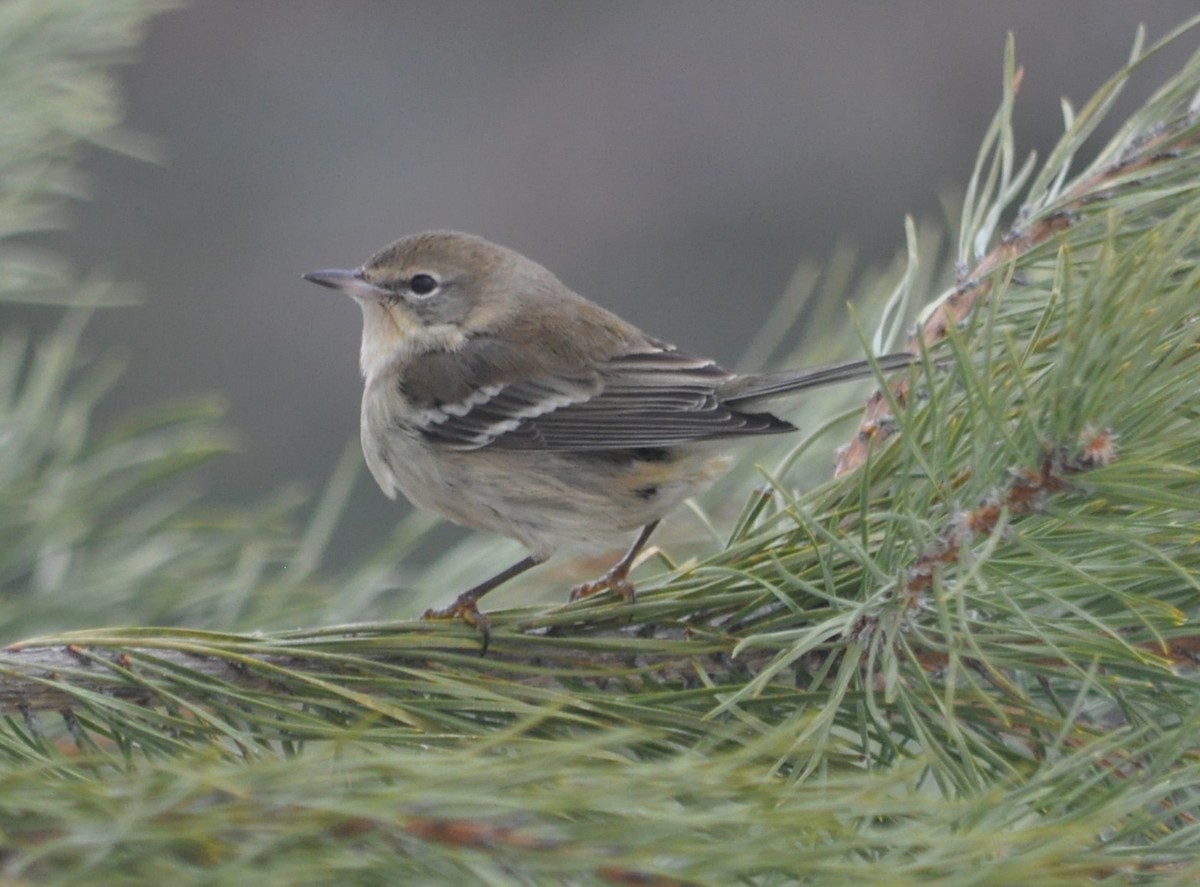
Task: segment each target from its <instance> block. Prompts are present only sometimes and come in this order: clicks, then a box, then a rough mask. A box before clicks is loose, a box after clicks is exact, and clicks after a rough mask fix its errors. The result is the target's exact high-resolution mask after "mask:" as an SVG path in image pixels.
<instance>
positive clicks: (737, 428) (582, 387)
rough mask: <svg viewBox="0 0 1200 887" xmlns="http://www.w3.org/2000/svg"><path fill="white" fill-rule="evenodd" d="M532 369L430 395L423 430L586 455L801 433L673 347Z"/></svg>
mask: <svg viewBox="0 0 1200 887" xmlns="http://www.w3.org/2000/svg"><path fill="white" fill-rule="evenodd" d="M655 345H657V343H655ZM523 369H524V370H526V371H527V372H528V371H535V372H534V374H533V375H532V377H530V376H525V377H524V378H519V377H518V378H497V377H496V374H495V373H494V372H493V374H492V376H491V377H489V378H479V379H475V380H473V381H472V382H471V384H470V386H469V388H460V387H458V386H455V388H456V393H458V394H459V395H460V397H459V399H458V400H456V401H452V402H446V401H444V400H441V399H438V398H432V399H430V398H427V399H426V402H425V403H424V404H422V406H423V407H424V408H423V409H422V410H421V411H420V417H419V418H420V424H421V427H422V432H423V433H424V434H425V436H426V437H427V438H428V439H429V440H431V441H433V442H436V443H440V444H443V445H445V446H449V447H453V448H455V449H480V448H483V447H496V448H500V449H509V450H576V451H578V450H614V449H634V448H639V447H668V446H675V445H678V444H681V443H686V442H689V441H698V440H709V439H713V438H719V437H735V436H737V437H740V436H744V435H753V434H771V433H777V432H781V431H791V430H793V426H792V425H791V424H790V423H788V422H785V421H783V420H782V419H778V418H776V417H775V416H772V415H770V414H769V413H753V412H743V411H740V410H737V409H735V408H733V407H730V406H728V405H727V404H725V403H723V402H722V400H721V396H720V393H719V392H720V389H721V387H722V386H723V385H724V384H725V383H727V382H728V381H729V380H730V379H731V378H732V375H731V374H730V373H729V372H728V371H726V370H724V369H722V368H721V367H719V366H718V365H716V364H715V363H713V362H712V361H710V360H706V359H704V358H699V357H695V356H693V355H690V354H686V353H684V352H681V351H676V350H674V349H672V348H670V346H662V347H661V348H660V347H652V348H651V349H650V350H646V351H644V352H638V353H634V354H622V355H619V356H617V357H614V358H611V359H609V360H607V361H605V362H603V363H601V364H599V365H598V366H596V367H595V369H594V370H592V371H591V372H586V373H579V372H572V373H570V374H559V373H554V372H552V371H548V370H550V367H547V366H546V365H545V363H544V361H543V360H541V359H534V358H531V359H530V362H529V365H527V366H525V367H524V368H523ZM513 375H517V374H513ZM405 387H406V389H407V388H410V387H411V386H410V385H406V386H405ZM468 391H469V392H470V393H466V392H468ZM409 393H410V396H411V395H412V394H415V393H416V392H411V391H410V392H409Z"/></svg>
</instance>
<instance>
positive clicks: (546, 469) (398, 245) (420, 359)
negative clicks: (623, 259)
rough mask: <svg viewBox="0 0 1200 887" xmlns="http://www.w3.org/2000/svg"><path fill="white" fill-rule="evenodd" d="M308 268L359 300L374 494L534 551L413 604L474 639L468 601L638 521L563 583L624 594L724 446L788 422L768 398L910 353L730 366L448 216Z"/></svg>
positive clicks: (482, 624) (473, 612) (720, 463)
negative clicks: (447, 227)
mask: <svg viewBox="0 0 1200 887" xmlns="http://www.w3.org/2000/svg"><path fill="white" fill-rule="evenodd" d="M303 278H304V279H305V280H307V281H310V282H312V283H315V284H319V285H320V286H323V287H328V288H330V289H333V290H336V291H338V292H341V293H344V294H345V295H348V296H350V297H351V298H352V299H353V300H354V301H355V302H357V303H358V306H359V308H360V309H361V311H362V319H363V326H362V339H361V344H360V348H359V368H360V370H361V372H362V377H363V396H362V408H361V423H360V436H361V442H362V450H363V456H364V459H365V461H366V464H367V467H368V468H369V470H370V472H371V474H372V476H373V477H374V478H375V481H376V482H377V483H378V485H379V487H380V489H381V490H382V491H383V493H384V494H385V495H387V496H388V497H389V498H393V499H394V498H395V497H396V496H397V494H403V495H404V497H406V498H407V499H408V500H409V501H411V502H412V503H413V504H414V505H416V506H417V507H419V508H425V509H431V510H433V511H435V512H437V513H439V514H441V515H442V516H444V517H446V518H448V519H449V520H451V521H453V522H454V523H457V524H461V525H464V526H467V527H471V528H474V529H477V530H483V531H487V532H492V533H497V534H500V535H502V536H506V537H508V538H510V539H514V540H516V541H517V542H519V543H521V544H522V545H523V546H524V547H525V548H526V549H527V550H528V552H529V553H528V554H527V555H526V556H525V557H524V558H522V559H521V560H520V561H518V562H517V563H515V564H512V565H511V566H509V567H507V568H506V569H504V570H501V571H500V572H499V573H497V574H496V575H494V576H492V577H490V578H488V579H486V580H484V581H482V582H480V583H479V584H477V585H475V586H473V587H471V588H469V589H467V590H466V591H464V592H462V593H461V594H460V595H458V596H457V597H456V598H455V599H454V600H453V601H452V602H451V603H450V604H449V605H448V606H446V607H442V608H431V609H429V610H427V611H426V612H425V613H424V615H423V618H425V619H448V618H459V619H462V620H464V621H465V622H467V623H468V624H470V625H473V626H475V628H476V629H477V630H478V631H479V632H480V634H481V635H482V644H483V647H482V651H483V652H486V650H487V648H488V644H489V641H490V637H491V634H490V621H489V620H488V618H487V616H486V614H484V613H483V612H482V611H481V610H480V609H479V600H480V599H481V598H482V597H483V596H484V595H485V594H487V593H488V592H489V591H491V590H493V589H494V588H496V587H497V586H499V585H501V584H502V583H504V582H507V581H508V580H510V579H512V578H514V577H516V576H518V575H520V574H521V573H524V572H526V571H527V570H530V569H532V568H533V567H535V566H537V565H538V564H541V563H543V562H544V561H546V560H547V559H548V558H550V556H551V555H553V554H554V553H555V552H556V551H558V550H559V549H560V548H563V547H578V546H583V547H594V546H595V545H596V544H597V543H603V542H606V541H612V540H615V539H618V538H620V537H621V536H629V535H632V536H633V543H632V545H630V547H629V548H628V550H627V551H626V553H625V554H624V555H623V556H622V557H621V558H620V559H619V560H618V561H617V562H616V563H615V564H614V565H613V566H612V568H611V569H609V570H608V571H607V572H606V573H605V574H604V575H603V576H601V577H600V578H598V579H596V580H594V581H591V582H585V583H582V584H580V585H577V586H576V587H575V588H574V589H573V590H572V592H571V595H570V598H571V600H576V599H579V598H582V597H586V596H588V595H591V594H595V593H597V592H600V591H604V590H611V591H612V592H614V593H615V594H617V595H619V596H620V597H622V598H624V599H625V600H628V601H630V602H632V601H633V600H634V599H635V594H636V592H635V588H634V586H633V584H632V582H631V581H630V579H629V573H630V571H631V569H632V567H633V564H634V561H635V559H636V558H637V556H638V554H639V552H640V551H641V550H642V549H643V547H644V546H645V545H646V543H647V541H648V540H649V538H650V535H651V533H653V532H654V529H655V527H657V526H658V524H659V522H660V521H661V520H662V519H663V518H664V517H665V516H666V515H667V514H669V513H670V512H671V511H673V510H674V509H675V508H677V507H678V506H679V505H680V504H681V503H683V502H684V500H686V499H688V498H690V497H692V496H694V495H696V494H697V493H699V492H701V491H703V490H704V489H706V488H707V487H709V486H710V485H712V484H713V483H714V482H715V481H716V480H717V479H718V478H719V477H720V476H721V475H722V474H723V473H724V472H725V471H726V470H727V469H728V467H729V466H730V464H731V458H730V456H729V455H728V452H727V451H728V450H729V448H730V446H731V445H732V444H735V443H737V442H739V441H744V440H747V439H752V438H758V437H761V436H763V435H771V434H781V433H786V432H790V431H795V430H796V426H795V425H793V424H792V423H791V422H789V421H787V420H785V419H782V418H780V417H778V416H776V415H775V414H774V413H772V412H770V411H768V410H767V409H766V408H765V406H764V404H765V403H766V402H768V401H771V400H773V399H775V398H777V397H779V396H781V395H788V394H793V393H797V392H801V391H805V390H808V389H812V388H817V387H820V386H824V385H828V384H831V383H835V382H842V381H846V380H850V379H857V378H861V377H864V376H869V375H871V374H873V373H875V372H887V371H890V370H894V369H897V368H900V367H902V366H906V365H908V364H909V363H911V361H912V359H913V358H912V356H911V355H909V354H907V353H900V354H889V355H884V356H880V357H876V358H873V359H871V360H853V361H849V362H845V363H837V364H831V365H826V366H818V367H810V368H803V369H784V370H775V371H769V372H763V373H751V374H738V373H734V372H731V371H729V370H727V369H725V368H723V367H722V366H721V365H720V364H718V363H717V362H716V361H714V360H711V359H709V358H707V357H703V356H700V355H696V354H693V353H691V352H688V351H684V350H681V349H679V348H676V347H675V346H674V345H671V344H668V343H667V342H666V341H664V340H662V339H658V338H656V337H654V336H651V335H648V334H646V333H644V332H642V331H641V330H640V329H638V328H637V327H636V326H634V325H633V324H631V323H629V322H628V321H626V320H624V319H622V318H621V317H619V316H617V315H616V314H615V313H613V312H611V311H608V310H606V309H605V308H602V307H601V306H599V305H597V304H595V303H594V302H591V301H589V300H588V299H586V298H584V297H583V296H580V295H578V294H576V293H575V292H573V291H572V290H570V289H569V288H568V287H567V286H565V285H564V284H563V283H562V282H561V281H560V280H559V279H558V278H557V277H555V276H554V275H553V274H552V273H551V272H550V271H548V270H547V269H546V268H544V267H543V266H542V265H540V264H538V263H537V262H535V261H533V260H532V259H529V258H526V257H525V256H523V255H521V254H520V253H518V252H515V251H514V250H511V249H508V248H506V247H503V246H500V245H498V244H495V243H491V242H489V241H487V240H484V239H483V238H481V237H477V236H474V235H470V234H464V233H460V232H454V231H428V232H424V233H420V234H414V235H411V236H408V237H404V238H401V239H400V240H397V241H395V242H394V243H392V244H390V245H389V246H386V247H384V248H383V249H381V250H379V251H377V252H376V253H375V254H374V255H372V256H371V257H370V258H369V259H367V261H366V262H365V263H364V264H362V265H360V266H359V267H357V268H354V269H347V270H339V269H327V270H321V271H312V272H309V273H307V274H304V275H303Z"/></svg>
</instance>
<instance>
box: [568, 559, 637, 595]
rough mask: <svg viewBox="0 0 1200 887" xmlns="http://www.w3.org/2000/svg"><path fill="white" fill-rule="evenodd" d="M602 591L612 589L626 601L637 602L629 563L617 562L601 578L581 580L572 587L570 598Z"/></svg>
mask: <svg viewBox="0 0 1200 887" xmlns="http://www.w3.org/2000/svg"><path fill="white" fill-rule="evenodd" d="M601 591H612V592H613V594H615V595H617V596H619V597H620V598H621V599H622V600H624V601H625V602H626V603H629V604H633V603H636V602H637V589H636V588H634V587H633V583H632V582H630V581H629V565H628V564H623V563H622V564H617V565H616V566H615V567H613V568H612V569H611V570H609V571H608V572H607V573H605V574H604V575H603V576H601V577H600V578H599V579H595V580H593V581H591V582H581V583H580V584H579V585H576V586H575V587H574V588H572V589H571V595H570V597H569V598H568V600H571V601H578V600H582V599H583V598H585V597H591V596H592V595H594V594H597V593H598V592H601Z"/></svg>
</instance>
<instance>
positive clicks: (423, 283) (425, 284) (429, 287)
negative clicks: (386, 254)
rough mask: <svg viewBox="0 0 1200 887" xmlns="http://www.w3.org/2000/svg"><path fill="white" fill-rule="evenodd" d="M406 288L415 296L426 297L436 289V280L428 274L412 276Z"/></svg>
mask: <svg viewBox="0 0 1200 887" xmlns="http://www.w3.org/2000/svg"><path fill="white" fill-rule="evenodd" d="M408 288H409V289H410V290H412V292H413V295H415V296H427V295H429V294H430V293H432V292H433V291H434V290H435V289H437V288H438V282H437V278H436V277H434V276H432V275H430V274H414V275H413V277H412V280H410V281H409V282H408Z"/></svg>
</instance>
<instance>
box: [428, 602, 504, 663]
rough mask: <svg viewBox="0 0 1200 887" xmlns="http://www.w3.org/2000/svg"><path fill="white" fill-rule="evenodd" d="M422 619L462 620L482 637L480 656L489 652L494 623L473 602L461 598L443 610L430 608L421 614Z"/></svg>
mask: <svg viewBox="0 0 1200 887" xmlns="http://www.w3.org/2000/svg"><path fill="white" fill-rule="evenodd" d="M421 619H422V620H429V619H461V620H462V621H463V622H465V623H467V625H470V626H472V627H473V628H475V629H476V630H477V631H478V632H479V634H480V635H482V637H483V646H482V647H480V649H479V655H480V656H483V655H484V654H485V653H487V651H488V644H490V643H491V640H492V622H491V620H490V619H488V618H487V615H486V614H485V613H483V612H482V611H481V610H480V609H479V604H477V603H476V602H475V601H473V600H462V599H461V598H460V599H459V600H456V601H454V602H453V603H452V604H450V606H448V607H442V608H441V609H433V608H430V609H428V610H426V611H425V612H424V613H423V614H421Z"/></svg>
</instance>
